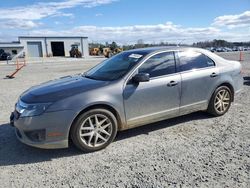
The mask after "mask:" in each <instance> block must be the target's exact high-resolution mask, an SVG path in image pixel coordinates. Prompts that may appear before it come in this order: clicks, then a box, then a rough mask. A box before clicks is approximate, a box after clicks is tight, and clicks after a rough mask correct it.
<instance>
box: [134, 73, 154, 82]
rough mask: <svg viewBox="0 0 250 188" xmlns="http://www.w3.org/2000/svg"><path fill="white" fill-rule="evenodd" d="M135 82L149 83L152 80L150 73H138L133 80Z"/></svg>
mask: <svg viewBox="0 0 250 188" xmlns="http://www.w3.org/2000/svg"><path fill="white" fill-rule="evenodd" d="M132 80H133V82H136V83H139V82H148V81H149V80H150V77H149V74H148V73H138V74H136V75H135V76H133V78H132Z"/></svg>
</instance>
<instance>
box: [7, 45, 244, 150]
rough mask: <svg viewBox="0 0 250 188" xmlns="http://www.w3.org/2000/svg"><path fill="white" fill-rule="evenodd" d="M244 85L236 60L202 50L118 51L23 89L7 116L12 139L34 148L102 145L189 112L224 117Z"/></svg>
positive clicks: (155, 49)
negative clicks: (124, 133) (81, 68)
mask: <svg viewBox="0 0 250 188" xmlns="http://www.w3.org/2000/svg"><path fill="white" fill-rule="evenodd" d="M242 85H243V79H242V75H241V64H240V63H239V62H236V61H229V60H225V59H223V58H221V57H219V56H217V55H216V54H213V53H211V52H209V51H207V50H203V49H198V48H182V47H163V48H162V47H157V48H145V49H135V50H130V51H125V52H122V53H120V54H118V55H116V56H114V57H112V58H110V59H107V60H105V61H104V62H102V63H100V64H99V65H97V66H96V67H94V68H92V69H91V70H89V71H87V72H86V73H84V74H80V75H76V76H66V77H63V78H60V79H57V80H54V81H50V82H47V83H44V84H41V85H38V86H35V87H32V88H30V89H29V90H27V91H25V92H24V93H23V94H22V95H21V96H20V98H19V100H18V102H17V103H16V106H15V111H14V112H13V113H12V114H11V117H10V119H11V124H12V125H13V126H14V127H15V131H16V135H17V138H18V139H19V140H20V141H21V142H23V143H25V144H28V145H31V146H34V147H39V148H65V147H68V142H69V140H70V139H71V140H72V141H73V143H74V144H75V145H76V146H77V147H78V148H79V149H81V150H83V151H88V152H89V151H96V150H100V149H103V148H105V147H106V146H108V145H109V144H110V143H111V142H112V141H113V140H114V138H115V136H116V133H117V131H121V130H125V129H130V128H133V127H137V126H141V125H144V124H148V123H153V122H156V121H160V120H164V119H168V118H173V117H177V116H181V115H184V114H188V113H191V112H195V111H207V112H209V113H210V114H212V115H214V116H221V115H223V114H225V113H226V112H227V111H228V109H229V108H230V105H231V102H233V101H234V96H235V94H236V93H238V92H239V91H240V90H241V88H242Z"/></svg>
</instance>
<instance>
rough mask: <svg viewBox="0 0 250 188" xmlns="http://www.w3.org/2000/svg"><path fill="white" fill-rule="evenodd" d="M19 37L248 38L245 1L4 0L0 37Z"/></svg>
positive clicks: (249, 4)
mask: <svg viewBox="0 0 250 188" xmlns="http://www.w3.org/2000/svg"><path fill="white" fill-rule="evenodd" d="M21 35H32V36H39V35H43V36H45V35H48V36H59V35H60V36H73V35H77V36H87V37H89V40H90V42H92V41H93V42H106V41H108V42H112V41H117V42H118V43H121V44H130V43H136V42H137V40H139V39H142V40H143V41H144V42H156V43H158V42H180V41H184V43H192V42H196V41H203V40H212V39H225V40H228V41H250V0H204V1H201V0H171V1H167V0H61V1H60V0H54V1H48V0H37V1H35V0H11V1H4V3H1V4H0V41H1V42H5V41H12V40H17V37H18V36H21Z"/></svg>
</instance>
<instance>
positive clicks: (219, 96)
mask: <svg viewBox="0 0 250 188" xmlns="http://www.w3.org/2000/svg"><path fill="white" fill-rule="evenodd" d="M231 102H232V91H231V90H230V89H229V88H228V87H227V86H220V87H218V88H217V89H216V90H215V92H214V93H213V96H212V98H211V99H210V102H209V105H208V110H207V111H208V112H209V113H210V114H212V115H214V116H222V115H224V114H225V113H226V112H227V111H228V110H229V108H230V106H231Z"/></svg>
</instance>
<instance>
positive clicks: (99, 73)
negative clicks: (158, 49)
mask: <svg viewBox="0 0 250 188" xmlns="http://www.w3.org/2000/svg"><path fill="white" fill-rule="evenodd" d="M146 54H147V53H146V52H135V51H130V52H122V53H120V54H117V55H115V56H113V57H111V58H109V59H107V60H105V61H103V62H102V63H100V64H99V65H97V66H95V67H94V68H92V69H90V70H89V71H87V72H86V73H85V74H84V76H85V77H87V78H90V79H94V80H103V81H111V80H117V79H119V78H122V77H123V76H124V75H125V74H126V73H127V72H128V71H129V70H131V69H132V68H133V67H134V66H135V65H136V64H137V63H138V62H139V61H140V60H141V59H142V58H143V57H144V56H145V55H146Z"/></svg>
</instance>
